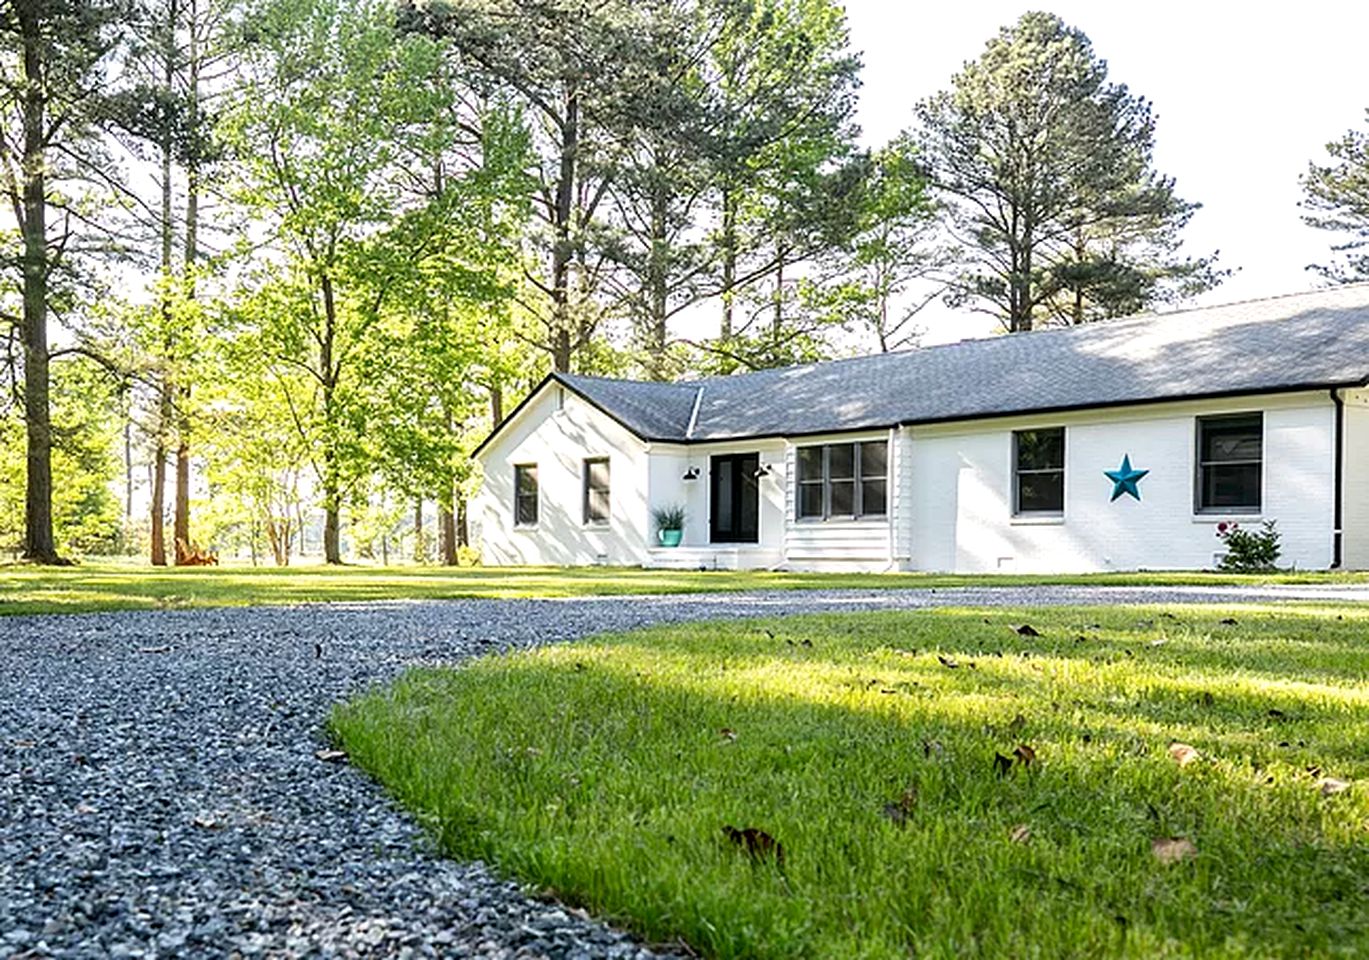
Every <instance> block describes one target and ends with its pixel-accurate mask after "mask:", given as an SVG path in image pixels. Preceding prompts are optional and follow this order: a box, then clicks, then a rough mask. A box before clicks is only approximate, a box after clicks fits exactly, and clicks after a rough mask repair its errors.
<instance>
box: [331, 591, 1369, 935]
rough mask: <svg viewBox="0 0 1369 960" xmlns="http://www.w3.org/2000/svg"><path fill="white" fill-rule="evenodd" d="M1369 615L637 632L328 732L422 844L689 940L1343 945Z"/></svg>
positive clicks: (802, 624) (1066, 618)
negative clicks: (749, 833) (405, 812)
mask: <svg viewBox="0 0 1369 960" xmlns="http://www.w3.org/2000/svg"><path fill="white" fill-rule="evenodd" d="M1233 621H1234V622H1233ZM1024 623H1027V624H1029V625H1031V626H1032V627H1033V630H1034V631H1035V632H1037V633H1039V634H1040V636H1031V635H1030V631H1023V632H1022V633H1019V632H1017V629H1016V628H1018V627H1021V626H1022V625H1023V624H1024ZM1366 626H1369V610H1364V611H1360V610H1358V609H1334V608H1328V607H1322V608H1318V607H1312V606H1298V607H1291V606H1279V607H1242V608H1239V609H1234V610H1225V609H1218V608H1188V607H1173V608H1156V607H1147V608H1139V607H1138V608H1087V609H1083V608H1061V609H1049V610H1045V609H1037V610H1031V611H1007V610H938V611H919V612H897V613H887V612H886V613H862V614H841V615H822V616H806V617H798V618H789V619H778V620H771V621H755V622H728V623H716V622H715V623H706V624H695V625H686V626H670V627H657V628H651V629H648V630H645V631H641V632H637V633H629V634H620V635H613V636H606V637H600V638H595V639H592V640H587V641H581V642H577V643H571V644H565V645H557V646H552V647H548V648H545V649H541V650H536V651H531V652H523V653H516V654H512V655H508V656H501V657H491V658H484V659H481V660H477V661H473V662H471V663H469V664H466V665H464V666H462V667H459V668H457V669H431V668H425V669H419V670H415V671H412V672H411V673H409V674H407V675H406V676H405V677H404V678H402V679H401V680H400V681H399V682H398V683H396V684H395V685H393V686H391V687H389V688H385V689H381V690H377V691H374V692H372V693H370V694H368V695H365V696H363V697H361V698H359V699H357V700H355V701H352V702H350V703H347V704H345V705H341V706H339V707H338V708H337V709H336V710H335V712H334V714H333V716H332V719H331V727H332V730H333V732H334V735H335V736H336V737H337V738H338V741H339V742H340V744H341V745H342V746H343V747H344V748H345V749H346V750H347V751H348V752H349V753H350V756H351V758H352V760H353V762H355V763H357V764H358V765H359V766H360V767H362V768H363V769H365V770H366V771H368V772H369V773H371V774H372V775H373V776H375V777H376V778H377V779H379V780H380V781H381V782H382V783H383V784H385V785H386V787H387V788H388V789H389V790H390V791H391V792H392V793H393V794H394V795H395V796H396V798H397V799H398V800H399V801H400V802H401V803H402V804H403V805H405V806H407V807H408V808H409V809H410V810H412V811H413V812H415V813H416V815H417V816H418V817H419V818H420V819H421V820H422V821H423V822H424V823H425V824H427V825H428V826H429V828H430V829H432V830H433V831H434V832H435V833H436V834H437V836H438V837H439V840H440V843H441V845H442V847H443V849H444V850H445V851H446V852H448V853H449V854H451V855H453V856H456V857H460V858H463V859H483V860H486V861H487V862H489V863H492V864H493V865H495V867H496V868H497V869H499V870H500V871H502V872H503V873H505V874H506V875H509V876H512V877H514V878H516V879H519V880H521V881H523V882H525V883H528V884H530V885H532V886H533V887H535V888H538V889H541V890H545V891H548V892H550V893H551V894H553V895H555V896H557V897H559V898H561V899H563V900H565V901H567V902H570V903H573V904H578V905H583V906H586V907H588V908H589V909H591V910H592V911H594V912H596V913H598V914H600V915H602V916H605V917H607V918H610V919H613V920H615V921H617V922H619V923H622V924H625V925H627V926H628V927H630V928H631V929H633V930H635V931H636V932H638V933H639V934H641V935H643V936H645V937H647V938H650V939H654V940H657V941H672V940H675V939H676V938H683V940H684V941H685V942H687V943H689V944H690V945H691V946H692V947H693V948H694V949H696V950H698V951H700V952H701V953H702V954H704V955H706V956H712V957H727V958H731V957H791V956H807V957H834V958H842V957H894V956H907V955H909V953H910V952H911V953H913V954H916V955H919V956H939V957H951V956H965V955H981V956H1038V955H1039V956H1052V957H1057V956H1058V957H1066V956H1099V955H1106V956H1147V957H1149V956H1189V955H1195V954H1201V955H1206V956H1242V957H1244V956H1252V957H1253V956H1276V955H1289V954H1307V955H1320V956H1336V955H1342V956H1361V955H1366V954H1369V881H1366V880H1365V877H1366V876H1369V789H1366V788H1367V787H1369V784H1367V783H1366V782H1365V781H1366V780H1369V756H1366V754H1365V753H1364V751H1363V748H1362V745H1363V743H1364V742H1367V741H1369V686H1367V685H1366V684H1365V679H1366V677H1369V643H1366V642H1365V641H1364V640H1362V639H1361V637H1362V636H1363V632H1364V628H1365V627H1366ZM1176 742H1177V743H1180V744H1183V745H1189V746H1191V747H1192V748H1193V750H1194V751H1195V752H1194V754H1193V755H1192V756H1189V755H1188V754H1184V753H1182V752H1180V754H1178V755H1176V754H1175V753H1173V752H1172V751H1171V746H1172V744H1174V743H1176ZM1023 747H1025V748H1026V750H1027V752H1025V753H1024V752H1023V751H1022V750H1021V749H1020V748H1023ZM1185 758H1187V759H1185ZM1329 784H1345V786H1344V787H1336V786H1329ZM726 826H731V827H734V828H736V829H738V830H744V829H747V828H754V829H755V830H757V831H763V832H764V834H765V835H766V836H767V837H773V838H774V840H775V842H776V843H778V844H779V845H781V846H782V848H783V858H784V859H783V864H781V863H779V862H777V861H778V859H779V858H778V856H777V855H776V854H777V853H778V852H779V851H776V850H774V849H770V848H765V847H763V846H759V847H758V846H756V845H755V844H753V843H749V842H748V841H747V840H746V839H745V838H743V839H741V840H739V841H738V842H733V841H731V840H729V839H728V838H727V837H726V836H724V834H723V828H724V827H726ZM1189 844H1191V845H1192V846H1191V847H1189ZM1166 860H1172V861H1173V862H1165V861H1166Z"/></svg>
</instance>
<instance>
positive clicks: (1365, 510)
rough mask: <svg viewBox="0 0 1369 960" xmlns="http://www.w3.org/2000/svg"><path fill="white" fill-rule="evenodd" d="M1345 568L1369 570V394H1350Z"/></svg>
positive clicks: (1347, 399) (1347, 400)
mask: <svg viewBox="0 0 1369 960" xmlns="http://www.w3.org/2000/svg"><path fill="white" fill-rule="evenodd" d="M1342 396H1343V397H1344V399H1345V438H1344V439H1345V464H1344V482H1345V494H1344V495H1345V501H1344V515H1343V517H1342V529H1343V530H1344V533H1345V536H1344V541H1343V545H1342V549H1343V551H1344V552H1343V558H1342V563H1343V565H1344V566H1345V567H1346V568H1348V569H1350V570H1365V569H1369V391H1365V390H1346V391H1344V393H1343V394H1342Z"/></svg>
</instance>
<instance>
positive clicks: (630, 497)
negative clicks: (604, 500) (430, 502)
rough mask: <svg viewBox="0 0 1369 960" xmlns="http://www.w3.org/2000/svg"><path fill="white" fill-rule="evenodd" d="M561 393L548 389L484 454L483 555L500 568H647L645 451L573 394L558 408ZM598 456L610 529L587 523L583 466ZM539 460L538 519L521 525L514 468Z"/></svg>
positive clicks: (478, 504) (478, 523)
mask: <svg viewBox="0 0 1369 960" xmlns="http://www.w3.org/2000/svg"><path fill="white" fill-rule="evenodd" d="M558 390H559V387H558V386H557V385H556V384H554V383H553V384H547V385H546V386H545V387H544V388H543V389H542V391H541V392H540V393H539V394H538V395H537V396H535V397H534V398H533V399H532V401H531V402H529V403H528V404H527V406H525V407H524V408H523V410H522V411H520V412H519V413H518V415H517V419H516V420H515V421H514V422H512V423H510V424H508V425H506V426H505V428H504V430H503V432H502V433H501V434H500V435H499V436H497V437H496V438H495V439H494V442H493V443H491V444H490V446H489V447H487V448H486V449H485V450H483V451H482V452H481V455H480V463H481V467H482V469H483V472H484V480H483V483H482V485H481V489H480V492H479V493H478V494H477V495H476V496H475V498H474V500H473V502H472V511H471V512H472V516H473V518H474V520H475V527H476V529H475V531H473V533H474V536H475V537H476V538H477V539H478V541H479V543H480V547H481V553H482V557H483V559H484V560H485V562H486V563H490V564H494V565H501V564H551V565H567V566H570V565H584V564H594V563H607V564H618V565H635V564H641V563H642V562H644V561H645V559H646V538H647V529H648V517H647V499H646V498H647V489H646V487H647V483H646V481H647V454H646V447H645V445H644V444H643V443H642V442H641V441H640V440H638V439H637V438H636V437H635V436H633V435H632V434H631V433H629V432H628V431H627V430H625V429H624V428H623V427H621V426H620V425H619V424H618V423H617V422H615V421H614V420H612V419H611V418H609V417H607V416H605V415H604V414H603V413H601V412H600V411H598V410H596V409H595V408H594V407H592V406H590V405H589V404H587V403H585V402H584V401H583V400H581V399H580V398H579V397H577V396H576V395H575V394H573V393H571V392H570V391H565V393H564V394H563V396H564V402H563V403H562V404H561V408H560V409H557V405H558V401H557V392H558ZM593 457H608V458H609V484H610V490H609V499H610V513H611V517H610V520H609V523H608V524H607V525H587V524H585V523H584V512H583V501H582V497H583V469H584V461H585V460H586V459H587V458H593ZM532 463H535V464H537V472H538V486H539V493H540V497H539V504H538V522H537V525H536V526H535V527H527V528H524V527H516V526H515V525H514V522H513V473H514V466H515V465H517V464H532Z"/></svg>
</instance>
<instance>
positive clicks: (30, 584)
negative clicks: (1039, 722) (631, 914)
mask: <svg viewBox="0 0 1369 960" xmlns="http://www.w3.org/2000/svg"><path fill="white" fill-rule="evenodd" d="M1365 580H1366V578H1365V577H1364V576H1363V575H1357V574H1324V573H1285V574H1276V575H1271V576H1257V577H1240V576H1233V575H1228V574H1212V573H1140V574H1131V573H1122V574H1103V575H1095V576H1054V577H1022V576H1008V577H1003V576H997V577H993V576H991V577H974V576H941V575H926V574H801V573H771V572H766V571H756V572H746V573H729V572H698V571H665V570H641V569H636V568H627V567H590V568H556V567H512V568H498V567H474V568H470V567H467V568H461V569H449V568H443V567H423V566H411V567H375V566H364V567H363V566H357V567H341V568H328V567H323V566H299V567H288V568H285V569H277V568H275V567H248V566H225V567H208V568H197V569H196V568H192V569H175V568H156V567H149V566H145V565H140V564H133V563H83V564H81V565H79V566H76V567H71V568H64V569H59V568H44V567H31V566H25V565H20V564H11V565H0V615H3V614H7V613H9V614H15V613H48V612H72V613H74V612H83V611H93V610H119V609H139V608H159V607H204V606H240V605H245V604H279V603H306V602H319V601H357V600H432V599H450V598H462V597H466V598H469V597H578V596H591V595H611V594H645V593H657V594H660V593H699V592H708V591H724V590H796V589H805V588H816V589H836V588H858V589H887V588H898V587H912V588H917V587H948V586H965V585H983V584H992V585H1011V584H1037V583H1092V584H1110V585H1135V584H1150V585H1165V584H1180V583H1182V584H1189V583H1194V584H1207V585H1214V586H1215V585H1219V584H1230V583H1273V582H1280V583H1352V582H1365Z"/></svg>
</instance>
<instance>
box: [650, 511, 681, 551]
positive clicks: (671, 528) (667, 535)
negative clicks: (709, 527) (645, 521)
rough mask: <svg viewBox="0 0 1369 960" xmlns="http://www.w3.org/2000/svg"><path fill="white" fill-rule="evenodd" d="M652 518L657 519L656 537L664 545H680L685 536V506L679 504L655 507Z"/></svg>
mask: <svg viewBox="0 0 1369 960" xmlns="http://www.w3.org/2000/svg"><path fill="white" fill-rule="evenodd" d="M651 518H652V519H653V520H655V521H656V539H657V541H659V542H660V544H661V546H663V547H678V546H679V545H680V540H682V539H683V538H684V525H685V508H684V507H683V506H681V505H679V504H673V505H671V506H667V507H655V508H653V509H652V511H651Z"/></svg>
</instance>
